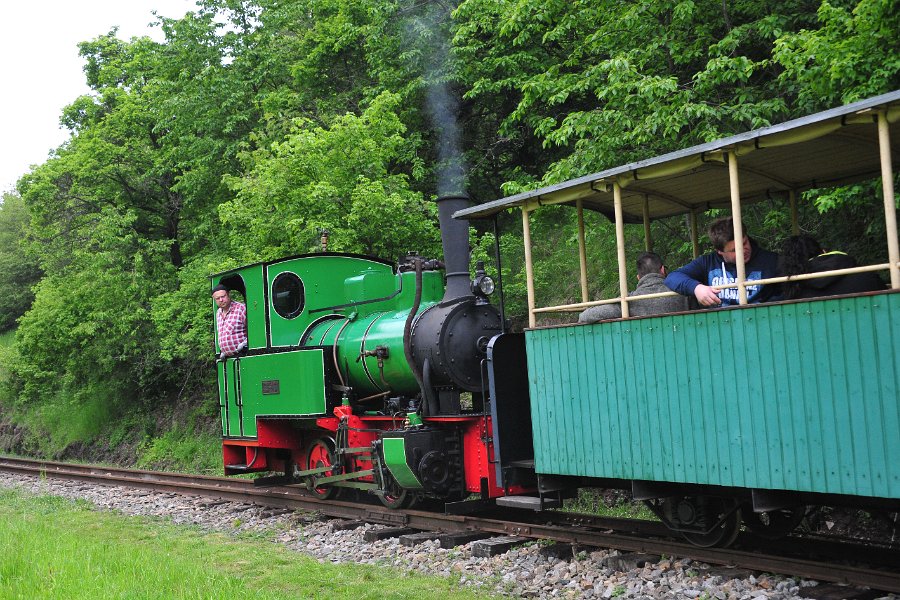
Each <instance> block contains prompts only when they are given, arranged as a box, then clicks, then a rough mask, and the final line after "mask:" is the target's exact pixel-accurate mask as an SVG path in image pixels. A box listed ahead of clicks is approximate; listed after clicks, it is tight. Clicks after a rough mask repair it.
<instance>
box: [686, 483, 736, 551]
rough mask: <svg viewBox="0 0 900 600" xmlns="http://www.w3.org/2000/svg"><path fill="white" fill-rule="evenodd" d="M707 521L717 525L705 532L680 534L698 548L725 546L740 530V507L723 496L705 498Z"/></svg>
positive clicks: (731, 542) (732, 540)
mask: <svg viewBox="0 0 900 600" xmlns="http://www.w3.org/2000/svg"><path fill="white" fill-rule="evenodd" d="M705 501H706V507H705V510H706V511H707V521H708V522H709V523H716V524H717V525H716V526H715V527H714V528H713V529H712V530H710V531H707V532H693V531H681V532H680V533H681V536H682V537H683V538H684V539H686V540H687V541H689V542H690V543H692V544H693V545H695V546H698V547H700V548H713V547H716V548H727V547H728V546H730V545H731V544H733V543H734V540H736V539H737V536H738V533H740V531H741V509H740V508H739V507H736V506H734V505H733V504H731V503H730V502H728V501H727V500H725V499H723V498H717V497H714V496H710V497H707V498H705Z"/></svg>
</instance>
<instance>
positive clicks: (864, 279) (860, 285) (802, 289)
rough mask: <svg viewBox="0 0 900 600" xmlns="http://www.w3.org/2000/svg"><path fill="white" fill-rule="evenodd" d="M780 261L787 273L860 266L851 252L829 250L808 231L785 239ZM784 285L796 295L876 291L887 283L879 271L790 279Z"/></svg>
mask: <svg viewBox="0 0 900 600" xmlns="http://www.w3.org/2000/svg"><path fill="white" fill-rule="evenodd" d="M779 263H780V266H781V272H782V274H784V275H800V274H803V273H820V272H822V271H835V270H837V269H852V268H853V267H856V266H857V265H856V260H854V258H853V257H852V256H849V255H847V254H845V253H844V252H837V251H833V252H826V251H825V249H824V248H822V245H821V244H820V243H819V242H818V241H817V240H816V239H815V238H814V237H812V236H809V235H795V236H792V237H789V238H788V239H786V240H785V241H784V244H783V246H782V248H781V258H780V259H779ZM782 288H783V290H784V297H785V298H786V299H793V298H815V297H817V296H836V295H839V294H855V293H858V292H875V291H878V290H883V289H885V286H884V282H883V281H881V278H880V277H878V275H876V274H875V273H872V272H867V273H848V274H846V275H835V276H831V277H816V278H815V279H801V280H799V281H788V282H787V283H785V284H784V285H783V286H782Z"/></svg>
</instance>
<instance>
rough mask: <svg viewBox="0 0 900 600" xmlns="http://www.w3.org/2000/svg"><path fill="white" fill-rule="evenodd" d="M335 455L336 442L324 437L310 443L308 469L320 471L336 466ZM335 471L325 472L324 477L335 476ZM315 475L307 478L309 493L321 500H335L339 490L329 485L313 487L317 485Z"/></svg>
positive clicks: (307, 457) (307, 460) (307, 458)
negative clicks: (322, 468)
mask: <svg viewBox="0 0 900 600" xmlns="http://www.w3.org/2000/svg"><path fill="white" fill-rule="evenodd" d="M336 462H337V461H336V460H335V455H334V440H333V439H331V438H330V437H327V436H322V437H319V438H316V439H314V440H313V441H312V442H310V444H309V446H308V447H307V450H306V468H307V469H318V468H321V467H328V466H331V465H334V464H336ZM333 474H334V470H330V471H325V472H324V473H322V475H324V476H328V475H333ZM314 482H315V475H311V476H309V477H307V480H306V483H307V487H308V488H309V491H310V492H312V493H313V495H314V496H315V497H316V498H319V499H320V500H328V499H329V498H333V497H334V496H335V494H337V492H338V488H336V487H332V486H329V485H324V486H321V487H313V486H314V485H315V483H314Z"/></svg>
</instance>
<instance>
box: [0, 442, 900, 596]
mask: <svg viewBox="0 0 900 600" xmlns="http://www.w3.org/2000/svg"><path fill="white" fill-rule="evenodd" d="M0 472H9V473H18V474H25V475H30V476H36V477H52V478H58V479H67V480H82V481H90V482H92V483H98V484H104V485H122V486H127V487H138V488H144V489H153V490H156V491H165V492H172V493H178V494H186V495H199V496H206V497H214V498H220V499H227V500H235V501H238V502H247V503H252V504H259V505H263V506H270V507H278V508H289V509H293V510H303V511H315V512H318V513H321V514H323V515H326V516H329V517H334V518H343V519H361V520H365V521H367V522H371V523H378V524H383V525H391V526H402V527H408V528H412V529H420V530H424V531H442V532H446V533H468V532H485V533H496V534H501V535H516V536H522V537H530V538H535V539H546V540H553V541H556V542H563V543H569V544H573V545H581V546H595V547H603V548H615V549H617V550H623V551H628V552H640V553H646V554H654V555H668V556H682V557H686V558H691V559H693V560H698V561H703V562H707V563H712V564H719V565H731V566H735V567H741V568H745V569H750V570H754V571H765V572H770V573H781V574H784V575H788V576H792V577H803V578H808V579H815V580H819V581H829V582H835V583H845V584H849V585H856V586H865V587H869V588H872V589H876V590H882V591H886V592H900V569H898V568H897V565H898V564H900V554H897V553H896V552H895V553H894V554H895V555H896V556H892V558H893V559H894V561H893V566H892V567H889V568H890V569H891V570H878V569H873V568H865V567H853V566H846V565H840V564H835V563H827V562H817V561H815V560H810V559H805V558H793V557H785V556H770V555H764V554H760V553H759V552H749V551H744V550H735V549H721V548H699V547H697V546H694V545H692V544H689V543H686V542H677V541H672V540H670V539H660V538H657V537H653V536H654V535H659V534H662V533H663V530H664V528H663V527H662V525H661V524H659V523H652V522H642V521H634V520H629V519H615V518H603V517H590V516H585V515H577V516H574V515H567V514H561V513H551V514H549V515H548V513H531V512H530V511H522V512H521V514H517V515H516V517H517V518H519V519H520V520H519V521H509V520H503V519H499V518H491V517H480V516H473V515H447V514H441V513H433V512H427V511H421V510H391V509H388V508H385V507H382V506H379V505H371V504H359V503H353V502H345V501H335V500H320V499H318V498H315V497H313V496H311V495H309V494H308V493H307V492H306V491H305V490H304V489H303V488H299V487H297V486H279V487H269V488H263V487H255V486H254V485H253V482H252V481H250V480H247V479H231V478H225V477H210V476H202V475H186V474H181V473H166V472H157V471H146V470H136V469H121V468H117V467H104V466H97V465H79V464H72V463H62V462H53V461H41V460H29V459H23V458H13V457H2V456H0ZM509 513H510V511H509V510H506V511H505V514H507V515H508V514H509ZM554 521H555V522H554ZM561 523H563V524H561ZM573 523H574V524H573ZM616 530H618V531H619V533H616ZM621 531H626V532H628V533H621ZM635 532H641V533H642V534H644V535H648V534H647V532H649V536H648V537H643V536H642V535H639V534H637V533H635Z"/></svg>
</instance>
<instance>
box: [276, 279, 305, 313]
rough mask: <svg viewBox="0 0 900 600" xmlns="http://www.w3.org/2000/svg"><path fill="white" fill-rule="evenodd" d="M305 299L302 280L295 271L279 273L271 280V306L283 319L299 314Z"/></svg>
mask: <svg viewBox="0 0 900 600" xmlns="http://www.w3.org/2000/svg"><path fill="white" fill-rule="evenodd" d="M305 301H306V298H305V294H304V292H303V282H302V281H301V280H300V278H299V277H297V275H296V274H295V273H281V274H279V275H278V276H277V277H276V278H275V281H273V282H272V307H273V308H274V309H275V312H276V313H278V314H279V315H281V316H282V317H284V318H285V319H293V318H294V317H296V316H297V315H299V314H300V313H301V312H302V311H303V305H304V304H305Z"/></svg>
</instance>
